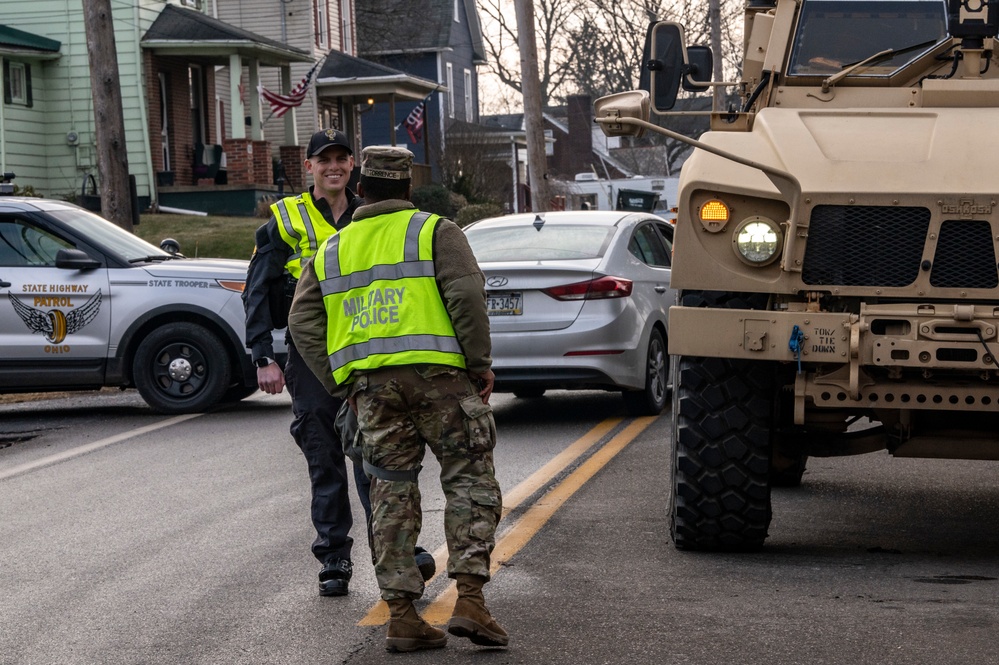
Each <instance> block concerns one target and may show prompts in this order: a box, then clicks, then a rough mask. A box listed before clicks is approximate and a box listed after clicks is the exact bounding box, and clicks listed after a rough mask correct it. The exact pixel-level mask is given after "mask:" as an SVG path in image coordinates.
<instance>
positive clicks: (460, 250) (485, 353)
mask: <svg viewBox="0 0 999 665" xmlns="http://www.w3.org/2000/svg"><path fill="white" fill-rule="evenodd" d="M407 209H412V210H415V209H416V208H415V206H414V205H413V204H412V203H410V202H409V201H403V200H389V201H379V202H377V203H372V204H369V205H363V206H361V207H359V208H358V209H357V210H356V211H355V212H354V218H353V220H352V223H354V224H363V223H364V220H365V219H368V218H372V217H377V216H379V215H386V214H390V213H394V212H398V211H400V210H407ZM434 272H435V273H436V276H437V286H438V288H439V289H440V292H441V298H442V300H443V301H444V306H445V307H446V308H447V311H448V314H449V315H450V317H451V324H452V325H453V326H454V332H455V335H456V337H457V338H458V342H459V343H460V344H461V348H462V351H463V352H464V354H465V360H466V366H467V368H468V371H469V372H472V373H475V374H481V373H482V372H485V371H486V370H488V369H489V368H490V367H491V366H492V357H491V356H490V354H491V353H492V342H491V340H490V338H489V317H488V316H487V315H486V313H485V308H484V307H481V306H479V307H467V306H465V305H464V303H466V302H475V301H476V300H478V302H480V303H481V302H482V301H483V300H484V299H485V277H484V276H483V275H482V271H481V270H480V269H479V264H478V263H477V262H476V260H475V256H474V255H473V254H472V251H471V249H470V248H469V246H468V241H467V240H466V239H465V234H464V232H463V231H462V230H461V229H460V228H459V227H458V225H457V224H455V223H454V222H452V221H450V220H448V219H442V220H441V221H440V222H439V223H438V224H437V228H436V229H435V230H434ZM326 326H327V318H326V308H325V306H324V304H323V294H322V289H321V288H320V285H319V279H318V278H317V277H316V270H315V267H314V266H313V264H312V260H311V259H310V260H309V261H308V262H307V263H306V264H305V266H303V268H302V275H301V277H300V278H299V281H298V288H297V289H295V299H294V301H293V302H292V305H291V313H290V314H289V316H288V329H289V330H290V331H291V337H292V339H293V340H294V342H295V347H296V348H297V349H298V351H299V353H301V354H302V358H304V359H305V362H306V363H308V365H309V368H310V369H311V370H312V371H313V372H314V373H315V374H316V376H318V377H319V379H320V380H321V381H322V382H323V385H324V386H325V387H326V389H327V390H328V391H330V393H333V394H337V391H338V390H339V386H337V384H336V382H335V381H334V380H333V374H332V371H331V370H330V364H329V354H328V352H327V349H326ZM345 392H346V391H345V390H343V391H340V393H339V394H341V395H344V394H345Z"/></svg>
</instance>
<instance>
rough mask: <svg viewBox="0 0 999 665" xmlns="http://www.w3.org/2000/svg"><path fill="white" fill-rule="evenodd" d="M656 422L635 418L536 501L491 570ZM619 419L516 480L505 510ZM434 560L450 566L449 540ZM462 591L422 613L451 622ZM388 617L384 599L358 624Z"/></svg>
mask: <svg viewBox="0 0 999 665" xmlns="http://www.w3.org/2000/svg"><path fill="white" fill-rule="evenodd" d="M654 421H655V417H646V418H638V419H636V420H635V421H634V422H633V423H631V424H630V425H628V426H627V427H626V428H625V429H624V430H622V431H621V432H620V433H619V434H618V435H617V436H615V437H614V438H613V439H611V440H610V441H609V442H608V443H607V444H606V445H604V446H603V447H602V448H601V449H600V450H598V451H597V452H596V453H594V454H593V456H592V457H590V458H589V459H588V460H586V462H584V463H583V464H582V465H580V467H579V468H578V469H576V470H575V471H573V472H572V473H571V474H570V475H569V477H567V478H566V479H565V480H563V481H562V482H561V483H560V484H559V485H558V486H557V487H555V488H554V489H553V490H552V491H550V492H548V493H547V494H545V495H544V496H543V497H541V499H540V500H539V501H538V502H537V503H535V504H534V505H533V506H531V508H529V509H528V510H527V512H526V513H525V514H524V515H523V516H522V517H521V518H520V519H519V520H517V522H515V523H514V524H513V525H512V526H511V527H510V528H509V529H508V530H507V531H506V533H505V534H504V535H503V536H502V537H501V538H500V539H499V541H498V542H497V543H496V548H495V549H494V550H493V554H492V557H491V558H492V564H491V565H490V573H491V574H495V573H496V572H497V571H498V570H499V567H500V566H501V565H502V564H503V563H504V562H506V561H508V560H509V559H510V558H511V557H513V555H514V554H516V553H517V552H518V551H520V549H521V548H522V547H523V546H524V545H526V544H527V543H528V542H529V541H530V539H531V538H532V537H533V536H534V534H536V533H537V532H538V531H539V530H540V529H541V527H542V526H544V524H545V523H546V522H547V521H548V520H549V519H550V518H551V516H552V515H553V514H555V511H556V510H558V509H559V507H560V506H561V505H562V504H563V503H565V501H566V500H567V499H568V498H569V497H571V496H572V495H573V494H574V493H575V492H576V490H578V489H579V488H580V487H582V486H583V485H584V484H585V483H586V482H587V481H588V480H589V479H590V478H592V477H593V475H594V474H596V472H597V471H599V470H600V469H601V468H603V467H604V466H605V465H606V464H607V463H608V462H609V461H610V460H611V459H612V458H613V457H614V456H615V455H617V453H619V452H620V451H621V450H623V449H624V447H625V446H626V445H628V444H629V443H631V441H633V440H634V439H635V437H637V436H638V435H639V434H641V433H642V432H643V431H644V430H645V429H646V428H647V427H648V426H649V425H650V424H652V422H654ZM620 422H621V419H620V418H610V419H608V420H605V421H603V422H602V423H600V424H599V425H597V426H596V427H594V428H593V429H592V430H590V431H589V432H587V434H585V435H584V436H583V437H582V438H580V439H579V440H578V441H576V442H575V443H573V444H572V445H571V446H570V447H568V448H566V449H565V450H564V451H562V452H561V453H559V454H558V455H557V456H555V457H554V458H553V459H552V460H551V461H550V462H548V463H547V464H545V465H544V466H543V467H541V468H540V469H538V470H537V471H535V472H534V473H533V474H531V475H530V476H529V477H528V478H527V479H526V480H524V481H523V482H522V483H520V484H519V485H517V487H515V488H514V489H513V490H511V491H510V492H509V493H508V494H507V495H506V496H505V497H504V500H503V515H504V516H506V515H507V514H508V513H509V512H510V511H511V510H514V509H515V508H517V507H518V506H519V505H520V504H521V503H522V502H523V501H524V500H526V499H527V497H529V496H531V495H533V494H534V493H535V492H536V491H537V490H538V489H540V488H541V487H542V486H543V485H544V484H545V483H547V482H548V481H550V480H551V478H553V477H554V476H556V475H557V474H558V473H559V472H561V471H562V470H563V469H565V468H566V467H567V466H568V465H569V464H571V463H572V462H573V461H574V460H575V459H577V458H578V457H579V456H580V455H582V454H583V453H585V452H586V451H587V450H589V449H590V447H591V446H592V445H593V444H594V443H595V442H597V441H599V440H600V439H601V438H603V437H604V436H605V435H606V434H607V432H609V431H610V430H611V429H613V428H614V427H615V426H616V425H617V424H618V423H620ZM434 559H435V560H436V561H437V569H438V570H440V571H444V570H446V565H447V546H446V545H445V546H443V547H442V548H441V549H439V550H437V551H436V552H434ZM457 595H458V592H457V588H456V587H455V585H454V583H451V584H449V585H448V588H447V589H446V590H445V591H444V592H443V593H442V594H441V595H439V596H438V597H437V598H436V599H435V600H434V601H433V602H432V603H431V604H430V605H429V606H428V607H427V608H426V610H425V611H424V612H423V613H422V614H423V617H424V619H426V621H428V622H429V623H432V624H437V625H442V624H444V623H447V620H448V619H449V618H450V617H451V612H452V611H453V610H454V603H455V600H456V599H457ZM388 619H389V614H388V605H386V604H385V602H384V601H379V602H378V603H377V604H376V605H375V606H374V607H373V608H371V611H369V612H368V614H367V616H365V617H364V618H363V619H361V621H359V622H358V624H357V625H359V626H377V625H382V624H384V623H386V622H387V621H388Z"/></svg>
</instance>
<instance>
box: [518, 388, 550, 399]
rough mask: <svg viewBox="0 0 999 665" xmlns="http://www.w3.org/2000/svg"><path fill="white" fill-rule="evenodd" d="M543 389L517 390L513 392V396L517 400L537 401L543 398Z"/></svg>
mask: <svg viewBox="0 0 999 665" xmlns="http://www.w3.org/2000/svg"><path fill="white" fill-rule="evenodd" d="M544 395H545V389H544V388H518V389H517V390H514V391H513V396H514V397H516V398H517V399H537V398H539V397H544Z"/></svg>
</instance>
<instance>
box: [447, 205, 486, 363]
mask: <svg viewBox="0 0 999 665" xmlns="http://www.w3.org/2000/svg"><path fill="white" fill-rule="evenodd" d="M434 271H435V272H436V273H437V284H438V287H439V288H440V292H441V296H442V297H443V299H444V306H445V307H447V311H448V314H449V315H450V317H451V325H452V326H454V333H455V335H456V336H457V338H458V343H459V344H461V348H462V351H464V352H465V362H466V366H467V368H468V370H469V371H470V372H475V373H476V374H481V373H482V372H485V371H486V370H488V369H490V367H491V366H492V364H493V359H492V356H491V354H492V340H491V339H490V337H489V315H488V314H487V313H486V283H485V278H484V277H483V275H482V270H480V269H479V264H478V262H477V261H476V260H475V255H474V254H472V248H471V247H469V246H468V239H467V238H465V233H464V232H463V231H462V230H461V229H460V228H459V227H458V226H457V225H456V224H455V223H454V222H452V221H450V220H447V219H443V220H441V221H440V222H439V223H438V224H437V228H436V229H435V230H434Z"/></svg>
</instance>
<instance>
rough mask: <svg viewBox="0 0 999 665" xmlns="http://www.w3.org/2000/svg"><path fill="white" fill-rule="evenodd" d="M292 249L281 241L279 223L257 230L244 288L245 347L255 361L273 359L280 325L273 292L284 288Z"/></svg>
mask: <svg viewBox="0 0 999 665" xmlns="http://www.w3.org/2000/svg"><path fill="white" fill-rule="evenodd" d="M289 253H290V248H289V247H288V245H287V243H285V242H284V241H283V240H281V235H280V233H279V232H278V230H277V221H276V220H275V219H274V218H273V217H271V219H270V220H269V221H268V222H267V223H266V224H264V225H263V226H261V227H260V228H258V229H257V233H256V249H255V250H254V252H253V256H252V257H251V258H250V267H249V269H248V270H247V272H246V288H244V289H243V309H244V310H245V311H246V346H247V348H249V349H250V351H251V353H252V355H253V360H258V359H260V358H273V357H274V348H273V344H272V342H273V336H272V332H273V331H274V330H277V329H279V328H280V327H283V326H277V325H276V323H275V319H276V317H275V315H276V314H278V313H276V312H273V311H272V301H271V298H270V294H271V291H272V289H275V288H283V287H284V285H285V283H286V281H287V279H288V277H287V273H286V272H285V269H284V265H285V263H287V262H288V255H289Z"/></svg>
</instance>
